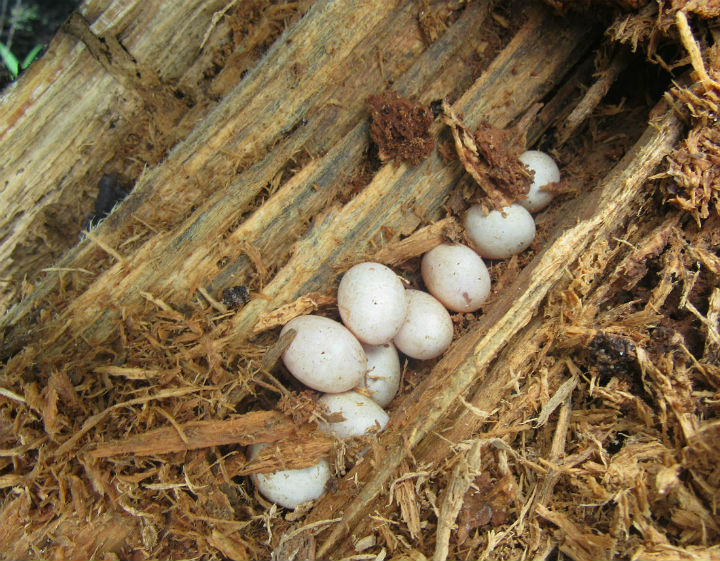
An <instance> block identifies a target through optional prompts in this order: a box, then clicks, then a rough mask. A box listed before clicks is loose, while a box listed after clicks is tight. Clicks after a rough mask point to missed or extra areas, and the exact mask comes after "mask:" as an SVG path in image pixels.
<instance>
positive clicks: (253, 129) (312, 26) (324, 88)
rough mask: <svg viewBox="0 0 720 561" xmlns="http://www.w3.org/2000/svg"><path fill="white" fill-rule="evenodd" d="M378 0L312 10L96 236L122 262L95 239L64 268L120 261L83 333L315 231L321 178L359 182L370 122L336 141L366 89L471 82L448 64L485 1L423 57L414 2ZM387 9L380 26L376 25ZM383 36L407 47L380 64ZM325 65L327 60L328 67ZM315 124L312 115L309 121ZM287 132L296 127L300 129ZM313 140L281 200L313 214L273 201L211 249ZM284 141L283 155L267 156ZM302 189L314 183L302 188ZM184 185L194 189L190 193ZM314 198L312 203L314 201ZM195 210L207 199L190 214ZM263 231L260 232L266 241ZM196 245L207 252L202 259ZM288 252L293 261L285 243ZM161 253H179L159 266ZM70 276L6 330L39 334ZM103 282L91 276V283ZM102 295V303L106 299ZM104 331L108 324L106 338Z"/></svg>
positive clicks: (92, 301) (458, 55)
mask: <svg viewBox="0 0 720 561" xmlns="http://www.w3.org/2000/svg"><path fill="white" fill-rule="evenodd" d="M379 4H382V7H380V6H377V7H374V6H373V5H368V4H362V5H361V6H355V5H353V4H345V5H343V6H340V5H337V4H334V5H333V7H332V9H328V10H323V9H322V8H321V7H318V8H317V9H314V10H311V11H310V12H309V13H308V14H307V16H306V17H305V18H304V19H303V20H302V21H301V22H300V23H299V24H298V25H297V26H296V27H294V28H293V29H291V30H290V32H289V33H288V34H287V35H286V36H284V37H283V39H282V40H281V41H280V42H279V43H278V44H276V45H275V46H274V47H273V49H272V50H271V51H270V52H269V53H268V54H267V55H266V57H265V59H264V60H263V61H262V63H261V64H260V65H259V66H258V67H256V68H255V69H253V71H252V74H251V75H250V76H249V78H250V79H249V80H247V81H244V82H243V83H241V84H240V86H239V87H238V88H236V89H235V90H233V91H232V92H231V93H230V94H228V96H227V97H226V98H225V99H224V100H223V101H222V103H221V104H220V105H219V106H218V107H217V108H216V109H215V110H214V111H213V112H212V113H210V115H208V117H207V119H206V120H205V121H203V123H202V124H201V126H200V127H198V128H197V129H196V130H195V131H193V133H192V134H191V135H189V136H188V138H187V139H186V140H185V141H183V142H182V143H180V144H179V145H178V146H177V147H176V148H175V149H174V150H173V151H172V153H171V154H170V155H169V156H168V159H167V160H166V161H165V162H163V164H162V165H160V166H158V167H157V168H155V169H154V170H152V171H150V172H148V173H146V174H144V175H143V177H142V178H141V180H140V181H139V183H138V184H137V185H136V187H135V189H134V190H133V193H132V194H131V195H130V196H129V197H128V199H126V200H125V201H124V202H123V204H122V205H120V207H119V208H118V209H117V210H116V212H114V213H113V214H112V215H111V216H110V217H109V218H108V219H107V220H105V222H104V223H103V224H101V226H100V227H99V228H98V229H97V230H96V231H94V232H93V236H94V237H95V238H96V239H97V240H101V242H102V243H103V244H105V245H106V246H107V247H109V248H115V247H119V246H121V245H124V246H125V247H124V249H123V250H121V251H122V254H123V259H124V261H123V262H120V263H115V264H114V265H113V264H112V262H111V261H112V260H110V261H109V262H108V260H99V259H98V251H97V246H96V245H95V244H94V243H93V242H92V240H85V241H84V242H82V243H80V244H79V245H78V246H77V247H76V248H75V249H73V250H72V251H71V252H69V253H68V255H67V256H66V257H65V258H63V259H62V260H61V261H60V262H59V263H58V267H60V268H64V269H78V268H80V269H83V270H91V271H92V270H94V271H98V266H99V265H100V264H103V265H106V266H107V267H108V269H109V270H107V271H105V272H102V273H101V274H100V276H99V277H98V278H97V280H95V282H94V283H93V284H92V285H91V286H90V288H89V289H88V290H86V291H85V293H84V294H82V295H80V298H81V299H82V298H84V299H85V300H84V301H82V302H80V301H79V300H78V301H77V305H74V306H73V307H72V309H70V310H68V311H67V312H65V314H64V315H65V316H66V317H67V318H69V320H70V321H71V322H72V323H74V324H75V325H76V326H77V327H76V328H72V331H73V332H75V333H77V334H80V333H83V337H86V338H89V339H90V340H95V341H99V340H103V339H104V338H106V337H107V336H108V335H109V332H111V331H112V329H113V328H112V322H111V321H110V319H111V317H109V316H108V313H109V314H110V315H111V316H112V315H113V314H117V310H118V309H119V308H120V307H121V306H122V305H125V304H127V298H132V299H134V301H136V302H137V293H136V290H137V288H138V287H144V289H145V290H152V291H153V292H161V293H162V294H164V295H165V294H166V291H168V290H169V291H170V292H171V295H170V298H171V300H172V299H173V296H172V293H177V294H178V296H177V298H180V299H187V298H188V297H192V293H193V292H194V290H195V289H196V288H197V287H198V286H200V285H201V283H203V284H204V283H210V282H213V281H214V279H215V278H216V277H218V276H219V275H220V274H221V272H222V270H221V268H220V267H218V265H217V263H218V262H220V261H228V260H229V261H230V262H231V263H232V262H235V261H236V260H238V259H239V258H240V256H241V255H242V254H243V253H244V252H245V247H246V246H245V244H246V243H247V240H248V239H249V240H250V241H251V242H252V243H254V244H256V245H259V246H260V247H261V248H262V249H263V251H265V248H266V244H267V242H268V240H271V243H272V244H273V247H274V248H276V251H277V250H278V249H281V250H282V249H283V248H286V247H287V246H288V245H289V244H292V243H293V242H294V241H295V239H294V238H293V237H290V238H287V237H286V238H283V237H282V235H283V234H284V235H288V233H290V234H293V233H294V237H295V238H296V237H297V236H299V235H300V233H302V230H300V231H298V227H299V226H302V224H303V223H304V222H305V221H306V220H308V219H309V218H310V217H312V216H313V214H315V213H316V212H318V210H319V209H320V208H322V205H324V204H326V203H327V194H326V193H325V194H324V193H322V192H320V193H318V192H317V189H316V188H315V187H313V185H316V184H318V183H319V184H320V185H327V184H334V189H335V190H339V189H340V188H341V187H342V186H343V184H345V183H347V182H348V180H349V179H350V177H349V174H350V173H352V170H353V169H354V167H355V165H356V163H357V162H358V160H359V158H360V157H361V154H362V152H363V150H364V148H365V146H367V144H366V142H367V141H366V132H365V131H366V128H365V127H366V125H365V124H364V123H362V124H359V125H357V126H355V128H353V129H352V131H351V132H350V133H348V135H349V136H348V137H347V139H346V140H345V141H344V143H342V145H341V146H335V144H336V143H337V142H338V141H339V140H340V139H341V138H342V135H343V134H344V133H345V132H346V130H347V128H348V127H349V126H352V124H354V123H358V122H359V121H360V119H361V117H362V116H363V115H364V109H363V108H364V96H363V95H358V92H365V93H368V94H369V93H372V92H374V91H377V90H379V89H381V88H382V87H383V84H384V82H385V80H387V79H393V80H397V81H398V82H399V84H398V85H399V87H401V88H403V89H405V91H406V93H407V94H408V95H413V94H414V95H419V94H421V93H424V92H427V93H426V94H425V95H426V96H435V95H437V96H444V95H448V94H449V93H451V91H452V88H453V87H456V86H457V84H458V83H463V82H466V81H467V79H468V78H467V76H468V74H469V72H470V68H469V67H467V65H462V64H457V62H453V63H451V64H447V65H446V67H447V68H446V71H447V73H448V74H447V75H443V74H441V75H440V78H439V79H438V77H437V76H436V75H435V74H436V73H437V72H438V71H440V70H441V69H442V68H443V65H444V64H445V63H446V62H448V61H450V60H453V59H460V60H462V58H463V57H464V56H465V54H464V53H463V50H464V49H467V48H468V46H467V43H464V42H462V41H460V38H466V37H467V36H468V34H470V33H472V32H473V30H479V29H481V25H480V23H481V22H482V20H483V18H484V17H485V15H486V13H487V7H486V6H484V5H480V6H477V7H474V8H473V9H471V10H470V11H469V13H468V14H467V15H466V17H464V18H463V20H462V21H461V22H460V25H459V26H458V28H457V29H456V30H453V32H452V36H451V38H450V40H445V41H443V40H440V41H438V42H437V43H436V44H435V45H434V46H433V47H431V49H430V50H429V51H428V52H427V54H425V55H424V56H423V48H422V43H421V42H420V41H419V39H418V38H417V37H414V34H416V31H415V23H414V11H413V10H414V8H413V6H412V5H411V4H405V5H404V6H401V7H399V8H393V7H392V6H391V5H390V4H388V3H379ZM358 10H359V11H358ZM365 11H368V12H370V13H372V14H373V15H372V17H370V18H365V17H364V16H362V17H361V16H360V15H359V14H364V13H365ZM389 14H392V17H389ZM383 17H384V20H383V23H382V25H381V26H380V28H378V27H377V26H375V27H373V25H374V22H375V21H376V20H377V21H380V20H381V19H383ZM356 18H360V19H362V20H363V25H360V26H358V25H349V24H347V23H346V22H349V21H354V20H355V19H356ZM373 18H375V19H373ZM366 19H367V21H366ZM331 29H332V30H337V29H341V30H343V34H344V35H338V34H336V33H335V31H333V32H332V33H333V38H332V41H331V42H332V44H335V42H337V44H338V46H337V47H333V49H331V50H332V53H329V52H326V50H325V47H324V46H322V45H324V43H325V39H327V37H325V35H324V34H327V33H329V31H328V30H331ZM383 30H384V31H383ZM403 30H404V31H403ZM308 37H314V38H315V40H314V41H310V40H308ZM323 38H324V39H323ZM328 40H329V39H328ZM380 44H382V45H384V48H390V47H392V48H394V49H398V50H399V51H400V52H405V53H407V55H408V56H406V57H403V58H402V59H397V58H394V59H392V60H391V61H388V62H386V63H384V64H382V65H380V64H379V63H378V62H377V48H378V45H380ZM317 49H320V51H322V52H317ZM323 61H325V62H326V63H327V64H326V65H324V66H323V64H322V63H323ZM298 65H300V67H302V68H303V69H304V73H302V74H301V75H299V77H298V78H297V79H300V78H302V82H301V83H300V82H297V83H296V78H292V76H293V73H297V67H298ZM357 65H361V66H363V67H365V72H364V73H363V74H362V75H356V74H354V73H353V68H354V67H355V66H357ZM293 69H295V70H293ZM280 91H282V92H283V95H284V94H285V92H286V91H289V92H290V95H284V99H283V107H282V111H279V110H278V107H277V106H276V105H277V101H276V97H273V95H271V93H272V92H275V93H276V94H277V92H280ZM261 93H262V95H260V94H261ZM303 119H306V120H307V122H306V123H305V124H303V125H302V126H297V125H298V124H299V123H301V122H302V121H303ZM287 131H292V133H291V134H289V135H287V134H286V133H287ZM318 137H321V138H322V140H321V141H319V140H318ZM311 141H312V145H311V146H310V145H309V144H308V143H311ZM306 145H308V146H309V147H310V148H311V149H312V151H313V152H314V151H320V152H322V151H324V150H325V149H327V148H328V147H330V146H333V148H332V149H331V151H330V153H329V154H328V155H327V156H325V159H324V161H323V163H322V165H321V167H319V168H318V167H315V166H318V164H317V162H311V163H310V164H309V165H308V166H306V169H304V170H303V171H302V172H301V173H300V174H299V175H298V176H297V178H293V179H292V180H291V181H290V183H289V185H287V186H285V188H284V193H285V197H287V198H286V199H283V198H282V197H280V198H278V199H277V200H278V203H279V204H280V205H282V204H285V205H290V207H292V206H293V205H297V210H298V212H299V213H300V212H301V213H302V214H299V215H298V214H294V213H287V212H285V211H286V210H287V208H288V207H280V206H278V207H276V208H274V209H273V211H272V212H270V211H266V210H265V209H260V210H259V211H258V212H257V213H256V214H257V216H256V217H255V219H256V221H255V222H254V223H253V224H249V225H245V224H242V225H241V228H240V230H239V231H238V232H236V233H235V235H234V236H232V237H228V238H227V240H226V242H227V244H226V245H223V246H216V245H214V244H208V243H207V240H210V239H217V238H219V237H220V236H224V235H225V232H226V231H227V230H230V231H231V232H232V230H233V224H234V223H235V222H237V220H238V218H239V217H242V216H243V215H244V213H246V212H247V211H248V210H250V209H251V203H252V202H253V199H254V198H255V196H257V195H258V194H259V193H261V192H262V190H263V189H264V188H265V187H266V186H267V185H268V184H269V183H270V182H271V181H272V179H273V178H274V177H275V176H276V175H277V174H278V173H279V172H280V171H281V170H282V169H283V167H284V166H285V165H286V163H287V162H288V161H289V160H290V159H291V158H292V157H293V156H294V155H295V154H297V153H298V152H300V151H301V150H302V149H304V148H305V146H306ZM233 146H235V147H236V148H233ZM271 146H272V148H273V150H272V154H271V155H269V156H268V155H267V151H268V150H269V149H270V147H271ZM266 156H267V157H266ZM255 160H257V162H256V163H254V165H250V164H252V163H253V162H254V161H255ZM243 166H250V167H248V169H247V170H246V171H245V172H243V173H241V174H240V175H239V176H237V177H236V170H237V168H242V167H243ZM305 174H307V175H305ZM301 187H302V188H303V189H304V190H302V191H301V192H296V191H298V189H299V188H301ZM213 192H215V193H214V194H213ZM178 193H182V196H181V197H178V196H177V194H178ZM208 196H209V200H206V199H208ZM304 201H307V203H306V205H305V207H304V208H303V206H302V205H303V202H304ZM193 205H201V206H200V208H199V209H197V211H196V212H194V213H193V214H192V215H190V216H188V214H189V211H188V209H189V208H190V207H192V206H193ZM138 220H139V221H140V222H138ZM268 221H271V222H273V223H275V224H273V226H274V228H272V227H270V228H269V227H268V224H267V222H268ZM140 224H147V225H148V226H149V227H150V228H152V230H150V229H148V228H142V227H140V228H141V234H140V237H141V239H140V240H138V239H137V236H135V235H133V236H131V235H130V232H133V233H134V232H135V229H136V228H138V227H139V225H140ZM172 225H176V227H177V231H174V230H170V231H168V232H167V233H165V232H164V231H165V230H168V229H170V227H171V226H172ZM253 225H255V226H253ZM243 228H244V230H243ZM247 230H250V232H248V231H247ZM154 231H155V232H157V233H154ZM263 234H264V237H261V238H260V240H257V239H256V238H257V237H259V236H263ZM273 234H275V235H276V236H275V237H273ZM128 237H131V238H132V240H133V241H132V245H130V246H127V245H126V244H124V243H123V242H125V241H126V238H128ZM101 247H102V246H101ZM192 249H194V250H195V252H194V253H192V254H191V253H190V251H191V250H192ZM281 255H282V256H284V250H283V252H282V253H281ZM158 259H163V260H167V262H166V263H165V264H164V265H163V266H162V267H160V266H159V265H158V264H157V260H158ZM240 261H241V262H240V265H239V266H240V267H242V266H244V265H245V264H246V261H245V260H243V259H240ZM231 269H232V267H231ZM99 272H101V269H100V271H99ZM225 274H226V276H231V277H235V278H237V277H240V278H242V276H243V273H242V271H235V270H231V271H230V272H229V273H225ZM58 277H59V275H57V274H52V273H51V274H50V275H49V276H48V277H47V278H46V279H45V280H44V281H43V282H42V283H40V284H39V285H38V286H37V287H36V288H35V290H34V292H33V294H32V295H30V297H28V298H26V299H25V300H23V301H22V302H20V303H19V304H18V305H16V306H15V307H14V308H12V309H11V310H10V311H9V312H8V314H6V316H4V317H3V318H2V326H3V327H9V326H13V325H16V326H17V327H18V329H16V330H15V331H16V333H21V332H27V330H28V329H29V330H32V328H31V321H29V320H30V316H31V311H32V310H33V309H35V308H37V307H38V306H39V305H41V303H42V302H43V301H44V300H47V299H50V297H51V295H52V293H53V291H56V290H57V289H58V287H59V286H60V285H61V284H62V283H63V279H61V278H58ZM225 278H226V277H225ZM92 280H93V279H91V278H89V279H83V283H89V282H92ZM168 284H169V285H170V286H168ZM156 285H160V286H156ZM188 290H189V291H188ZM100 302H102V303H103V306H102V307H99V306H98V303H100ZM108 302H110V303H113V304H114V306H113V307H114V309H112V308H111V309H110V310H109V311H108V310H107V309H106V308H107V306H106V304H107V303H108ZM23 322H24V323H23ZM94 323H95V324H96V325H95V326H94V325H93V324H94ZM94 330H96V331H98V333H97V334H95V333H93V331H94ZM24 339H26V338H24ZM23 342H24V340H18V341H16V342H15V343H13V342H12V341H7V340H6V345H8V344H9V345H10V346H11V347H15V348H17V345H18V344H20V345H21V344H23ZM8 351H10V349H8Z"/></svg>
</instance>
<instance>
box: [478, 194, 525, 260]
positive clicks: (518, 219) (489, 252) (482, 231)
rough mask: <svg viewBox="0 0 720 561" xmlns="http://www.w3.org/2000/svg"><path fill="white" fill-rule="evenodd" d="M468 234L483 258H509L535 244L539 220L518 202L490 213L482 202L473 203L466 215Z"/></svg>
mask: <svg viewBox="0 0 720 561" xmlns="http://www.w3.org/2000/svg"><path fill="white" fill-rule="evenodd" d="M503 213H504V214H503ZM465 233H466V235H467V237H468V239H469V240H470V242H471V243H472V246H473V248H474V249H475V251H477V252H478V253H479V254H480V255H481V256H482V257H487V258H489V259H505V258H506V257H511V256H512V255H515V254H516V253H520V252H521V251H523V250H525V249H527V247H528V246H529V245H530V244H531V243H532V241H533V239H534V238H535V221H534V220H533V217H532V215H531V214H530V213H529V212H528V211H527V210H526V209H525V208H524V207H522V206H520V205H518V204H512V205H510V206H506V207H505V208H504V209H503V212H502V213H501V212H499V211H497V210H493V211H490V213H489V214H488V215H487V216H486V215H485V214H484V213H483V209H482V207H480V205H473V206H471V207H470V208H469V209H468V211H467V214H466V215H465Z"/></svg>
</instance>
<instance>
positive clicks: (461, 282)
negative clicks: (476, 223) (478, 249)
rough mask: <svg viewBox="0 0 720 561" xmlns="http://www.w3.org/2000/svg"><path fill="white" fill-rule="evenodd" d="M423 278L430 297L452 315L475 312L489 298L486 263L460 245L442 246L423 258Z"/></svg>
mask: <svg viewBox="0 0 720 561" xmlns="http://www.w3.org/2000/svg"><path fill="white" fill-rule="evenodd" d="M420 268H421V270H422V278H423V281H424V282H425V286H426V287H427V289H428V291H429V292H430V294H432V295H433V296H434V297H435V298H437V299H438V300H440V302H442V304H443V305H444V306H445V307H446V308H448V309H449V310H452V311H454V312H474V311H475V310H477V309H478V308H479V307H480V306H481V305H482V303H483V302H484V301H485V299H486V298H487V297H488V295H489V294H490V273H488V270H487V267H486V266H485V262H484V261H483V260H482V258H481V257H480V256H479V255H478V254H477V253H475V252H474V251H473V250H472V249H470V248H469V247H467V246H466V245H462V244H441V245H439V246H437V247H435V248H433V249H431V250H430V251H428V252H427V253H426V254H425V255H423V258H422V263H421V266H420Z"/></svg>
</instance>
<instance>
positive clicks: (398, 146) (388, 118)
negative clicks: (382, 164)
mask: <svg viewBox="0 0 720 561" xmlns="http://www.w3.org/2000/svg"><path fill="white" fill-rule="evenodd" d="M367 103H368V106H369V107H370V118H371V123H370V137H371V138H372V140H373V142H374V143H375V144H376V145H377V147H378V150H379V156H380V160H382V161H386V160H393V159H398V160H404V161H407V162H408V163H409V164H410V165H415V164H417V163H418V162H420V161H421V160H424V159H425V158H427V157H428V156H429V155H430V152H432V150H433V148H434V147H435V139H434V138H433V137H432V135H431V134H430V125H431V124H432V122H433V116H432V112H431V111H430V110H429V109H428V108H426V107H423V106H422V105H420V104H418V103H416V102H413V101H410V100H408V99H403V98H400V97H398V95H397V94H395V93H393V92H388V93H383V94H379V95H371V96H370V97H368V99H367Z"/></svg>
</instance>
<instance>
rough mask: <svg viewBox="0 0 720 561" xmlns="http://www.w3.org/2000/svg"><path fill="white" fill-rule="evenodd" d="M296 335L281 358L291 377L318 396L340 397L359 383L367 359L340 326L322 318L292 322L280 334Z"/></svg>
mask: <svg viewBox="0 0 720 561" xmlns="http://www.w3.org/2000/svg"><path fill="white" fill-rule="evenodd" d="M289 329H294V330H295V331H296V332H297V334H296V335H295V339H293V341H292V343H290V346H289V347H288V348H287V349H286V350H285V352H284V353H283V355H282V358H283V362H284V363H285V366H286V367H287V369H288V370H289V371H290V373H291V374H292V375H293V376H295V377H296V378H297V379H298V380H300V381H301V382H302V383H303V384H305V385H306V386H309V387H311V388H313V389H314V390H318V391H321V392H329V393H340V392H344V391H347V390H349V389H351V388H354V387H355V386H357V385H358V384H359V383H360V382H362V379H363V376H364V375H365V370H366V366H367V358H366V357H365V351H363V348H362V346H361V345H360V342H359V341H358V340H357V339H356V338H355V336H354V335H353V334H352V333H350V331H348V329H347V328H346V327H345V326H344V325H342V324H341V323H339V322H337V321H334V320H331V319H329V318H326V317H322V316H313V315H308V316H300V317H296V318H293V319H291V320H290V321H289V322H287V324H285V327H283V328H282V330H281V331H280V335H281V336H282V335H283V334H284V333H285V332H287V331H288V330H289Z"/></svg>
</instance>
